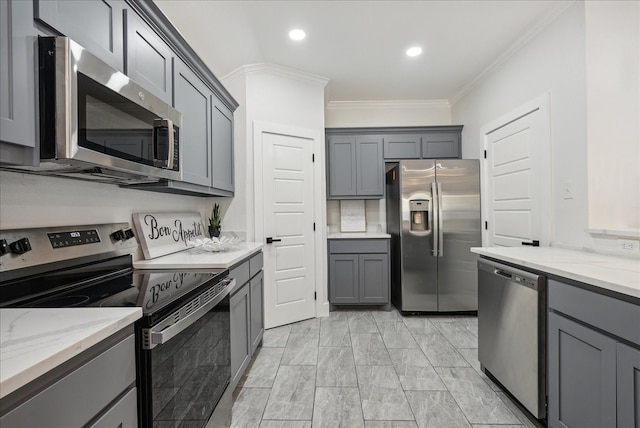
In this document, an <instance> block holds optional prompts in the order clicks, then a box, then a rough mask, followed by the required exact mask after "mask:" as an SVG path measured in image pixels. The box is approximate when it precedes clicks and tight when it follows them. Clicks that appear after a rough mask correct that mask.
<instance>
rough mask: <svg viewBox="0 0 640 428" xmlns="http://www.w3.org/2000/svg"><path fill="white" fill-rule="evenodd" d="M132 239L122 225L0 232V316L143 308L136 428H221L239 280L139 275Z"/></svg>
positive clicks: (222, 275)
mask: <svg viewBox="0 0 640 428" xmlns="http://www.w3.org/2000/svg"><path fill="white" fill-rule="evenodd" d="M133 238H134V232H133V230H132V229H131V228H130V227H129V225H128V224H127V223H120V224H101V225H88V226H77V227H51V228H39V229H27V230H7V231H0V253H1V254H2V256H1V257H0V275H1V277H0V307H36V308H37V307H49V308H50V307H79V306H93V307H122V306H130V307H131V306H138V307H140V308H142V311H143V317H142V318H141V319H140V320H139V321H137V322H136V325H135V331H136V366H137V390H138V414H139V418H138V419H139V426H140V427H152V426H156V427H157V426H162V427H163V426H183V425H188V426H189V427H204V426H207V424H208V423H209V424H214V425H213V426H216V427H218V426H225V425H224V424H226V422H213V420H214V419H215V420H217V419H218V418H220V419H221V420H222V421H226V420H228V418H230V413H231V409H230V405H231V403H230V400H221V398H222V397H223V395H225V396H226V395H228V394H224V393H225V390H226V389H227V386H228V384H229V381H230V378H231V368H230V326H229V321H230V318H229V291H230V290H231V289H232V288H233V286H234V283H235V280H233V279H231V278H228V270H226V269H218V270H215V269H208V270H183V271H176V270H144V271H136V270H134V269H133V268H132V257H131V253H133V252H134V251H135V250H136V248H137V242H136V240H135V239H133ZM214 410H215V412H214ZM209 426H211V425H209Z"/></svg>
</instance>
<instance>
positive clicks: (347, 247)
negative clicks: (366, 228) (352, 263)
mask: <svg viewBox="0 0 640 428" xmlns="http://www.w3.org/2000/svg"><path fill="white" fill-rule="evenodd" d="M388 248H389V240H388V239H330V240H329V253H330V254H354V253H357V254H366V253H387V252H388V251H389V250H388Z"/></svg>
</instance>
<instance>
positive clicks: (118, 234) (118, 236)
mask: <svg viewBox="0 0 640 428" xmlns="http://www.w3.org/2000/svg"><path fill="white" fill-rule="evenodd" d="M111 239H113V240H114V241H123V240H124V239H125V235H124V230H122V229H120V230H116V231H115V232H113V233H112V234H111Z"/></svg>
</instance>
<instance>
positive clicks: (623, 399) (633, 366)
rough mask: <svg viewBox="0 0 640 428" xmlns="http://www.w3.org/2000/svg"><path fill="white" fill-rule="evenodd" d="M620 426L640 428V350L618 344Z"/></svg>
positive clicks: (617, 369)
mask: <svg viewBox="0 0 640 428" xmlns="http://www.w3.org/2000/svg"><path fill="white" fill-rule="evenodd" d="M616 357H617V359H616V363H617V367H616V371H617V373H618V378H617V392H618V393H617V397H618V404H617V407H618V426H619V427H631V428H640V349H636V348H632V347H631V346H627V345H625V344H622V343H618V344H616Z"/></svg>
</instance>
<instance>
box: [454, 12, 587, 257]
mask: <svg viewBox="0 0 640 428" xmlns="http://www.w3.org/2000/svg"><path fill="white" fill-rule="evenodd" d="M584 8H585V6H584V3H582V2H576V3H574V4H572V5H571V6H570V7H569V8H568V9H567V10H565V11H564V13H562V14H561V15H560V16H559V17H557V18H556V19H555V20H554V21H553V22H552V23H551V24H550V25H549V26H548V27H546V28H545V29H543V30H542V31H541V32H540V33H539V34H537V35H536V36H535V37H534V38H533V39H532V40H531V41H530V42H529V43H527V44H526V45H524V46H523V47H522V48H521V49H520V50H519V51H517V52H516V53H515V54H514V55H513V56H512V57H510V58H509V59H508V60H507V61H505V62H504V63H502V64H501V65H499V66H498V67H497V68H496V69H494V70H493V71H492V72H490V73H488V74H487V75H486V77H485V78H484V79H483V80H482V81H481V82H479V84H478V85H476V86H475V87H474V88H473V89H472V90H471V91H470V92H469V93H467V94H466V95H465V96H463V97H462V98H461V99H460V100H459V101H457V102H456V103H455V104H453V105H452V120H453V122H454V123H462V124H464V129H463V131H462V132H463V136H462V151H463V156H464V157H465V158H479V157H480V153H481V145H482V140H481V136H480V128H481V127H482V126H483V125H485V124H487V123H489V122H492V121H493V120H495V119H497V118H499V117H501V116H503V115H505V114H506V113H508V112H509V111H511V110H513V109H515V108H517V107H518V106H520V105H523V104H525V103H527V102H528V101H530V100H533V99H535V98H537V97H539V96H541V95H543V94H544V93H546V92H549V93H550V98H551V108H550V110H551V113H550V114H551V145H552V153H551V163H552V165H551V171H552V172H551V185H552V195H551V199H552V204H551V205H552V207H551V213H550V217H551V224H552V229H553V230H552V242H553V243H554V244H563V245H567V246H574V247H589V246H591V245H592V242H591V241H590V239H589V236H588V234H586V233H585V228H586V227H587V171H586V164H587V145H586V139H587V135H586V94H585V87H586V76H585V74H586V73H585V40H584V35H585V10H584ZM567 184H570V185H571V186H572V188H573V199H563V190H564V187H565V186H566V185H567Z"/></svg>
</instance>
